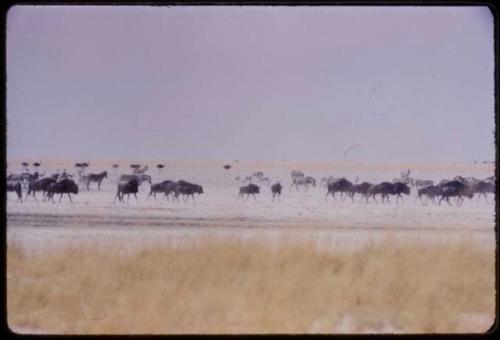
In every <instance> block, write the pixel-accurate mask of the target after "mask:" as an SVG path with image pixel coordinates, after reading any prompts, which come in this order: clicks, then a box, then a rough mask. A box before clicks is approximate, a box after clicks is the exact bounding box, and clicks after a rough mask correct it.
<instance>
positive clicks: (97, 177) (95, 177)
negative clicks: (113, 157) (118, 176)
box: [85, 171, 108, 191]
mask: <svg viewBox="0 0 500 340" xmlns="http://www.w3.org/2000/svg"><path fill="white" fill-rule="evenodd" d="M105 178H108V172H107V171H102V172H101V173H98V174H88V175H87V176H86V179H85V180H86V183H87V190H90V183H91V182H96V183H97V189H98V190H99V191H100V190H101V183H102V181H103V180H104V179H105Z"/></svg>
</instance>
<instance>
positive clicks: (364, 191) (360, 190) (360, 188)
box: [351, 182, 373, 202]
mask: <svg viewBox="0 0 500 340" xmlns="http://www.w3.org/2000/svg"><path fill="white" fill-rule="evenodd" d="M372 185H373V184H371V183H368V182H363V183H361V184H354V185H353V187H352V191H351V196H352V197H353V196H354V195H355V194H360V195H361V198H363V197H364V198H365V199H366V202H368V191H369V190H370V188H371V187H372Z"/></svg>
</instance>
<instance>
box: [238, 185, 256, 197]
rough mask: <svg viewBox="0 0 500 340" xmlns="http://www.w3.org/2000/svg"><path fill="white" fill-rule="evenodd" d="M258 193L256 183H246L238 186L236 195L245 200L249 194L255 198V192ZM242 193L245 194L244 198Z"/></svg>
mask: <svg viewBox="0 0 500 340" xmlns="http://www.w3.org/2000/svg"><path fill="white" fill-rule="evenodd" d="M259 193H260V188H259V186H258V185H257V184H253V183H250V184H248V185H245V186H242V187H240V192H239V194H238V197H239V198H241V199H242V200H244V201H246V200H247V199H248V197H249V196H250V195H252V196H253V198H254V199H255V200H257V198H256V197H255V194H259ZM243 195H247V196H246V198H243Z"/></svg>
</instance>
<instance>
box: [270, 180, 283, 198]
mask: <svg viewBox="0 0 500 340" xmlns="http://www.w3.org/2000/svg"><path fill="white" fill-rule="evenodd" d="M282 188H283V187H282V186H281V183H280V182H277V183H274V184H273V185H272V186H271V192H272V193H273V202H274V197H275V196H278V201H280V196H281V189H282Z"/></svg>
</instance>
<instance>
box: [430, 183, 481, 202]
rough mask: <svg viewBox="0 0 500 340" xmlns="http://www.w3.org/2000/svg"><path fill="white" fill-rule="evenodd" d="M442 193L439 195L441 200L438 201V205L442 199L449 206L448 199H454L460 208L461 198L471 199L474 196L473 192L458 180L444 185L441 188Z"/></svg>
mask: <svg viewBox="0 0 500 340" xmlns="http://www.w3.org/2000/svg"><path fill="white" fill-rule="evenodd" d="M441 188H442V189H443V192H442V193H441V198H440V199H439V203H438V204H439V205H441V201H443V199H444V200H445V201H446V203H448V205H450V206H451V203H450V197H456V199H457V206H461V205H462V203H463V200H464V199H463V198H464V197H468V198H472V197H473V196H474V192H473V190H472V189H471V188H470V187H469V186H468V185H466V184H464V183H462V182H461V181H459V180H454V181H450V182H448V183H446V185H443V186H441Z"/></svg>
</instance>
